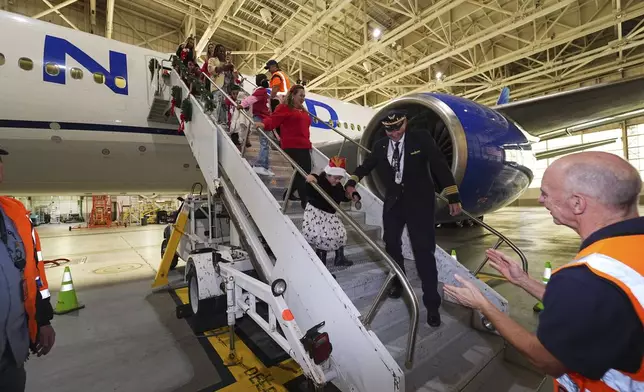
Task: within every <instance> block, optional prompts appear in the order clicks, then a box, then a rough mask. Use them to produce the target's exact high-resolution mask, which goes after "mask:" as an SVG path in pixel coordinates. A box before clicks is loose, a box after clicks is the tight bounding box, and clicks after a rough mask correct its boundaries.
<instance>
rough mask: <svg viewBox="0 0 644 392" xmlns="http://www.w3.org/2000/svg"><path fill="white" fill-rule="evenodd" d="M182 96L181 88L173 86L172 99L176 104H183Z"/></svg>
mask: <svg viewBox="0 0 644 392" xmlns="http://www.w3.org/2000/svg"><path fill="white" fill-rule="evenodd" d="M181 95H182V91H181V86H172V99H174V101H175V102H176V103H179V102H181Z"/></svg>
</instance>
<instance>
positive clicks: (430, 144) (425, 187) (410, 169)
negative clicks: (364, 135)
mask: <svg viewBox="0 0 644 392" xmlns="http://www.w3.org/2000/svg"><path fill="white" fill-rule="evenodd" d="M388 148H389V138H387V137H385V138H382V139H380V140H378V141H377V142H376V143H375V144H374V147H373V150H372V151H371V154H369V155H368V156H367V158H366V159H365V160H364V161H363V162H362V165H360V166H358V167H357V168H356V170H355V171H354V173H353V175H352V176H351V178H350V179H349V181H347V183H346V186H355V184H356V183H357V182H359V181H360V180H361V179H362V178H363V177H364V176H366V175H368V174H369V173H371V171H372V170H374V169H375V170H376V172H377V173H378V175H379V177H380V178H381V179H382V181H383V182H384V186H385V189H386V194H385V198H386V199H392V198H397V197H399V196H400V195H401V194H402V193H405V194H407V195H410V196H411V197H412V198H413V199H415V200H422V201H425V202H426V201H427V200H431V201H432V203H433V201H434V197H435V196H434V178H435V179H436V182H437V183H438V186H439V188H440V189H441V192H443V193H444V196H445V197H446V198H447V199H448V200H449V202H450V203H460V197H459V194H458V188H457V187H456V181H455V180H454V175H453V174H452V171H451V170H450V168H449V166H448V165H447V161H446V159H445V157H444V156H443V154H442V153H441V152H440V150H439V149H438V147H437V146H436V142H434V139H432V138H431V136H430V135H428V134H427V133H425V132H422V131H418V132H410V131H409V130H408V131H407V132H405V140H404V150H403V154H404V157H405V161H404V167H403V178H402V183H401V184H400V185H399V184H396V182H395V179H394V170H393V167H392V166H391V164H390V163H389V160H388V159H387V150H388ZM428 164H429V168H430V170H431V175H430V172H429V170H427V165H428Z"/></svg>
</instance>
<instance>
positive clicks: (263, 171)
mask: <svg viewBox="0 0 644 392" xmlns="http://www.w3.org/2000/svg"><path fill="white" fill-rule="evenodd" d="M253 170H255V173H257V174H258V175H260V176H268V170H266V169H265V168H263V167H261V166H253Z"/></svg>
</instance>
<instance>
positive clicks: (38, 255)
mask: <svg viewBox="0 0 644 392" xmlns="http://www.w3.org/2000/svg"><path fill="white" fill-rule="evenodd" d="M27 218H29V220H30V221H31V218H30V217H29V215H27ZM32 223H33V222H32ZM31 238H33V239H34V246H35V245H36V244H37V243H38V240H37V239H36V229H34V228H32V229H31ZM41 261H43V259H42V251H41V250H39V249H37V250H36V262H38V263H39V262H41ZM36 287H38V290H40V297H41V298H42V299H47V298H49V297H51V293H50V292H49V289H47V288H44V289H43V288H42V281H41V280H40V276H36Z"/></svg>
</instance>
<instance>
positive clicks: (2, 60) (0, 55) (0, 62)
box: [0, 53, 4, 65]
mask: <svg viewBox="0 0 644 392" xmlns="http://www.w3.org/2000/svg"><path fill="white" fill-rule="evenodd" d="M0 65H4V54H2V53H0Z"/></svg>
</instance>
